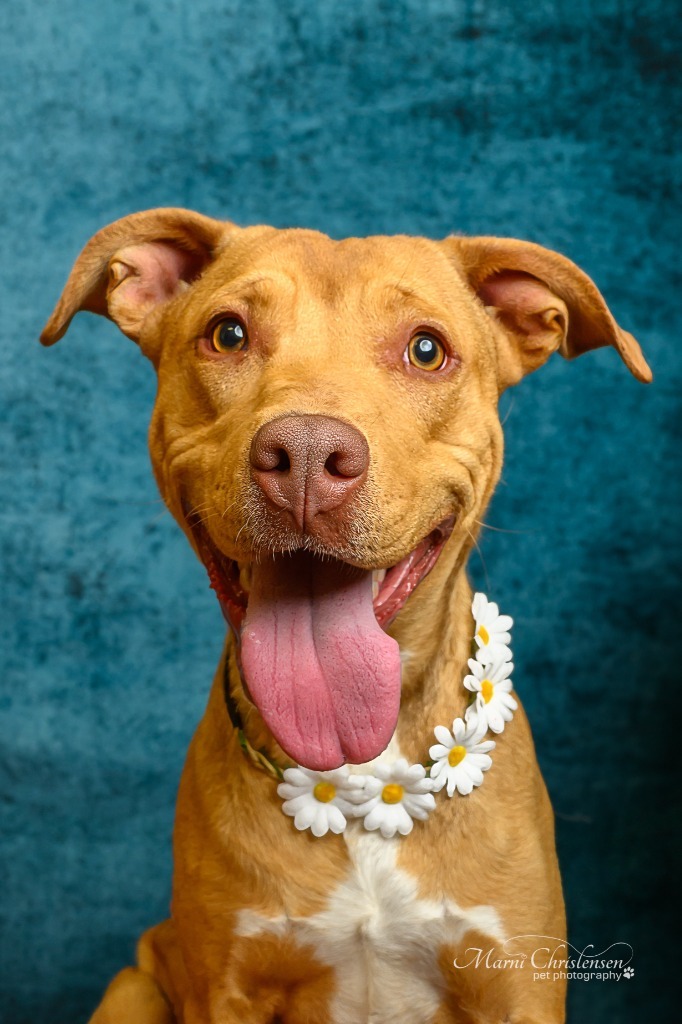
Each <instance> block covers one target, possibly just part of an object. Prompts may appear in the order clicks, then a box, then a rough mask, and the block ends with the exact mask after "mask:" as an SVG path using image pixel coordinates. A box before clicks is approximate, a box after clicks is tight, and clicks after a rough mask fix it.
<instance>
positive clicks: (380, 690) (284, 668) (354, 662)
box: [241, 553, 400, 771]
mask: <svg viewBox="0 0 682 1024" xmlns="http://www.w3.org/2000/svg"><path fill="white" fill-rule="evenodd" d="M241 661H242V668H243V670H244V678H245V680H246V685H247V686H248V689H249V693H250V695H251V697H252V699H253V700H254V702H255V703H256V705H257V706H258V709H259V711H260V713H261V715H262V716H263V718H264V720H265V723H266V724H267V726H268V728H269V729H270V731H271V732H272V733H273V735H274V736H275V739H276V740H277V742H278V743H279V744H280V746H281V747H282V748H283V749H284V750H285V751H286V752H287V754H289V756H290V757H292V758H293V759H294V760H295V761H297V762H298V763H299V764H301V765H303V766H304V767H306V768H314V769H317V770H318V771H326V770H327V769H330V768H338V766H339V765H341V764H343V763H344V762H345V761H350V762H351V763H352V764H362V763H363V762H365V761H371V760H372V758H374V757H376V756H377V755H378V754H380V753H381V751H382V750H384V749H385V748H386V746H387V745H388V742H389V740H390V738H391V736H392V735H393V731H394V729H395V725H396V721H397V718H398V708H399V705H400V654H399V649H398V645H397V643H396V642H395V640H392V639H391V637H389V636H387V634H386V633H384V632H383V630H382V629H381V627H380V626H379V625H378V623H377V620H376V618H375V617H374V610H373V608H372V574H371V572H366V571H364V570H362V569H355V568H353V567H352V566H349V565H346V564H345V563H343V562H333V561H329V562H325V561H322V560H321V559H319V558H315V557H314V556H312V555H308V554H304V553H297V554H295V555H281V556H278V557H276V558H274V559H269V560H268V561H266V562H264V563H260V564H258V565H254V566H253V575H252V579H251V590H250V593H249V605H248V611H247V614H246V621H245V623H244V628H243V631H242V648H241Z"/></svg>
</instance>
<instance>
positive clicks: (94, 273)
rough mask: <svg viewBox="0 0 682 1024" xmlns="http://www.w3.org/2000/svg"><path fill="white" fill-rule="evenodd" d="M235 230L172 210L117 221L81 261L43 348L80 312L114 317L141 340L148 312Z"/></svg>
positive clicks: (90, 244)
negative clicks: (85, 311) (141, 332)
mask: <svg viewBox="0 0 682 1024" xmlns="http://www.w3.org/2000/svg"><path fill="white" fill-rule="evenodd" d="M231 230H235V227H234V225H232V224H230V223H228V222H227V221H220V220H214V219H213V218H211V217H204V216H203V215H202V214H200V213H194V212H193V211H192V210H182V209H176V208H172V207H169V208H161V209H157V210H146V211H144V212H143V213H133V214H131V215H130V216H129V217H123V218H122V219H121V220H117V221H114V223H113V224H110V225H109V226H108V227H106V228H103V229H102V230H101V231H98V232H97V234H96V235H94V236H93V237H92V238H91V239H90V241H89V242H88V244H87V245H86V246H85V248H84V249H83V251H82V253H81V254H80V256H79V257H78V259H77V260H76V262H75V264H74V267H73V270H72V271H71V274H70V275H69V279H68V281H67V282H66V286H65V287H64V291H63V292H62V295H61V298H60V300H59V302H58V303H57V305H56V307H55V309H54V312H53V313H52V316H51V317H50V319H49V320H48V322H47V324H46V326H45V329H44V330H43V332H42V334H41V335H40V340H41V342H42V344H43V345H53V344H54V343H55V341H59V339H60V338H61V337H63V335H64V334H66V331H67V329H68V326H69V324H70V323H71V320H72V319H73V317H74V316H75V314H76V313H77V312H78V311H79V310H81V309H84V310H88V311H89V312H91V313H100V314H101V315H102V316H107V317H109V318H110V319H111V320H114V321H115V323H117V324H118V326H119V327H120V329H121V330H122V331H123V333H124V334H127V336H128V337H129V338H132V339H133V340H134V341H138V340H139V337H140V331H141V329H142V324H143V323H144V320H145V317H146V316H147V314H148V313H150V312H151V310H152V309H154V308H155V307H156V306H158V305H159V303H162V302H166V301H167V300H168V299H170V298H172V297H173V296H174V295H176V294H177V293H178V292H179V291H181V290H182V289H183V288H186V287H187V285H188V284H189V283H190V282H192V281H193V280H194V279H195V278H197V277H198V276H199V275H200V274H201V272H202V270H203V269H204V267H205V266H206V265H207V264H208V263H210V262H211V260H212V259H213V258H214V255H215V252H216V250H217V248H218V247H219V245H220V243H221V242H222V241H223V239H224V238H225V235H226V234H227V233H228V232H229V231H231Z"/></svg>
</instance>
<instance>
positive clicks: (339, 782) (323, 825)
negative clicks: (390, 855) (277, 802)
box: [277, 765, 366, 836]
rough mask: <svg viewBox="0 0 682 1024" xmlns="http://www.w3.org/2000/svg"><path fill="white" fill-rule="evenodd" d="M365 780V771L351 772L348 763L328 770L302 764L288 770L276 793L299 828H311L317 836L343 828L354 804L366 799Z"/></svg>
mask: <svg viewBox="0 0 682 1024" xmlns="http://www.w3.org/2000/svg"><path fill="white" fill-rule="evenodd" d="M365 782H366V777H365V776H364V775H350V774H349V771H348V768H347V767H346V766H345V765H344V766H343V767H341V768H334V769H333V770H332V771H329V772H316V771H312V769H310V768H302V767H300V766H299V767H298V768H287V769H286V770H285V772H284V782H282V783H280V785H279V786H278V787H277V793H278V795H279V796H281V797H282V799H283V800H284V803H283V804H282V810H283V811H284V813H285V814H288V815H289V816H290V817H292V818H293V819H294V825H295V826H296V828H297V829H299V831H301V832H302V831H303V830H304V829H306V828H309V829H310V831H311V832H312V834H313V835H314V836H324V835H326V834H327V832H329V831H330V830H331V831H332V832H336V833H337V834H338V833H340V832H343V830H344V829H345V827H346V824H347V819H348V818H351V817H353V816H354V805H355V804H357V803H359V802H360V801H362V800H364V799H366V794H365V793H364V789H363V787H364V785H365Z"/></svg>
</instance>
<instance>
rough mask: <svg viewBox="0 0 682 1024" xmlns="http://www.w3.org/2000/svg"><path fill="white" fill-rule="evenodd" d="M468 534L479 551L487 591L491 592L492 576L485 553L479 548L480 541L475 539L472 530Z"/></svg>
mask: <svg viewBox="0 0 682 1024" xmlns="http://www.w3.org/2000/svg"><path fill="white" fill-rule="evenodd" d="M467 533H468V534H469V536H470V537H471V539H472V541H473V542H474V545H475V547H476V550H477V551H478V557H479V558H480V559H481V565H482V566H483V573H484V575H485V584H486V590H488V591H490V576H489V575H488V566H487V565H486V564H485V558H484V557H483V552H482V551H481V549H480V547H479V544H478V541H477V540H476V538H475V537H474V535H473V533H472V532H471V530H467Z"/></svg>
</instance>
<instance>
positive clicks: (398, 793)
mask: <svg viewBox="0 0 682 1024" xmlns="http://www.w3.org/2000/svg"><path fill="white" fill-rule="evenodd" d="M404 792H405V790H404V789H403V787H402V786H399V785H398V784H397V782H391V783H390V784H389V785H388V786H384V788H383V789H382V791H381V799H382V800H383V801H384V803H385V804H399V803H400V801H401V800H402V798H403V793H404Z"/></svg>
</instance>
